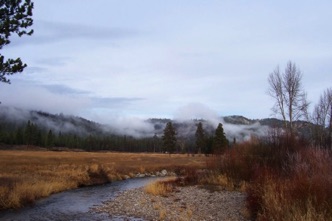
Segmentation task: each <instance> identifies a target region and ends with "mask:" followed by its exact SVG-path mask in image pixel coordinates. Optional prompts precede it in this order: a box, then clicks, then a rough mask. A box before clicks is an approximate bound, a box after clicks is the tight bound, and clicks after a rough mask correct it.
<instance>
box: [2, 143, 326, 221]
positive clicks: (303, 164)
mask: <svg viewBox="0 0 332 221" xmlns="http://www.w3.org/2000/svg"><path fill="white" fill-rule="evenodd" d="M162 169H166V170H168V171H174V172H176V173H177V174H179V175H184V176H183V177H182V178H178V179H171V180H167V181H163V182H158V183H152V184H150V185H148V186H147V187H146V189H145V190H146V191H147V192H148V193H151V194H153V195H161V196H167V195H168V194H169V193H170V192H172V191H174V190H175V188H174V187H175V186H177V185H182V186H183V185H204V186H206V187H207V186H208V187H210V188H212V189H213V188H214V187H213V186H214V185H215V186H218V187H220V186H222V187H223V189H226V190H237V191H238V190H240V191H245V192H246V193H247V209H248V213H249V214H250V215H249V216H250V217H251V219H253V220H260V221H265V220H294V221H295V220H304V221H312V220H321V221H323V220H324V221H325V220H332V207H331V205H332V188H331V186H332V151H331V150H328V149H323V148H317V147H312V146H310V145H308V144H307V143H302V142H300V141H297V140H292V139H289V138H287V137H281V138H280V139H279V140H278V142H272V143H271V142H266V141H264V140H259V139H255V138H252V139H251V140H249V141H246V142H243V143H239V144H236V145H234V146H232V148H230V149H228V150H227V151H226V152H225V153H224V154H222V155H214V156H209V157H205V156H203V155H201V156H200V155H196V156H194V157H193V156H188V155H187V154H172V155H169V154H153V153H118V152H69V151H63V152H55V151H26V150H20V151H17V150H16V151H13V150H12V151H9V150H2V151H0V209H2V210H4V209H15V208H20V207H22V206H25V205H28V204H32V203H34V202H35V200H37V199H40V198H43V197H47V196H49V195H50V194H52V193H56V192H60V191H64V190H68V189H74V188H78V187H82V186H87V185H96V184H102V183H106V182H112V181H115V180H122V179H127V178H130V177H135V176H136V174H138V173H152V172H156V171H160V170H162ZM202 169H203V170H202ZM217 189H219V188H217Z"/></svg>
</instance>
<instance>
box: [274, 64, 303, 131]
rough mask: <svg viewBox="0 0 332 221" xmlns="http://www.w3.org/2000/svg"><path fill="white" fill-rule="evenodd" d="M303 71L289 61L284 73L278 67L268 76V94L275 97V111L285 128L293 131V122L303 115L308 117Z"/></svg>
mask: <svg viewBox="0 0 332 221" xmlns="http://www.w3.org/2000/svg"><path fill="white" fill-rule="evenodd" d="M301 80H302V73H301V71H300V70H299V69H298V68H297V67H296V65H295V64H294V63H292V62H291V61H289V62H288V63H287V66H286V68H285V71H284V72H283V73H280V69H279V67H277V68H276V69H275V70H274V71H273V72H272V73H271V74H270V75H269V78H268V82H269V86H270V87H269V90H268V94H269V95H270V96H271V97H273V98H274V99H275V104H274V106H273V108H272V110H273V112H274V113H276V114H280V115H281V116H282V119H283V121H284V126H285V129H286V130H288V131H289V132H290V133H291V134H292V133H293V130H294V128H293V127H294V126H293V122H294V121H296V120H299V119H301V118H303V117H305V118H308V114H307V109H308V106H309V103H308V102H307V98H306V93H305V91H304V90H303V89H302V85H301Z"/></svg>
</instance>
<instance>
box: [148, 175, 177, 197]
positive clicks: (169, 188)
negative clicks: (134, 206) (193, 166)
mask: <svg viewBox="0 0 332 221" xmlns="http://www.w3.org/2000/svg"><path fill="white" fill-rule="evenodd" d="M175 181H176V179H169V180H166V181H157V182H152V183H150V184H148V185H146V186H145V188H144V190H145V192H146V193H149V194H152V195H154V196H167V195H168V194H169V193H171V192H173V190H174V185H175Z"/></svg>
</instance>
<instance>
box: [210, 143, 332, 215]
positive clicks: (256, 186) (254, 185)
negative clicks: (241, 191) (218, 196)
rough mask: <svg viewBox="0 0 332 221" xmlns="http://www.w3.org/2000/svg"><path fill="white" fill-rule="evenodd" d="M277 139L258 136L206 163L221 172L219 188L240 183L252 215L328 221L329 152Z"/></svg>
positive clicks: (331, 194) (331, 193)
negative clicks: (259, 138) (258, 138)
mask: <svg viewBox="0 0 332 221" xmlns="http://www.w3.org/2000/svg"><path fill="white" fill-rule="evenodd" d="M279 139H280V142H279V144H280V145H278V146H276V145H273V144H271V143H269V142H266V141H262V140H257V139H252V140H251V141H248V142H245V143H242V144H238V145H236V146H235V147H233V148H232V149H230V150H229V151H227V152H226V153H225V154H224V155H223V156H216V157H213V158H211V161H210V162H209V164H208V166H209V168H211V169H213V170H215V171H216V173H215V174H217V176H220V174H223V175H224V177H225V178H224V179H223V180H225V184H224V186H225V185H226V186H228V188H231V187H232V185H233V187H235V188H237V187H240V188H241V186H242V187H243V186H244V187H245V189H246V192H247V194H248V199H247V206H248V209H249V211H250V212H251V215H252V218H253V219H256V220H308V221H309V220H332V218H331V217H332V207H331V205H332V189H331V186H332V152H331V151H330V150H327V149H319V148H315V147H310V146H308V145H305V144H304V143H302V142H300V141H299V140H296V139H290V138H289V137H279ZM218 174H219V175H218ZM212 177H214V179H215V177H216V176H212ZM214 179H210V180H209V181H210V182H211V181H213V180H214ZM216 180H218V179H216ZM213 182H215V181H213ZM213 182H212V183H213ZM221 183H222V182H219V184H221ZM243 184H245V185H243Z"/></svg>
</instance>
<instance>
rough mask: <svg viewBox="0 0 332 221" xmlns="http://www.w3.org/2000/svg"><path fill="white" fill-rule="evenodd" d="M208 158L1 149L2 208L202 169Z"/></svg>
mask: <svg viewBox="0 0 332 221" xmlns="http://www.w3.org/2000/svg"><path fill="white" fill-rule="evenodd" d="M204 166H205V157H203V156H201V157H199V156H196V157H188V156H186V155H177V154H174V155H171V156H170V155H168V154H143V153H142V154H134V153H110V152H100V153H96V152H52V151H4V150H2V151H0V210H2V209H9V208H20V207H22V206H24V205H27V204H31V203H33V202H34V201H35V200H36V199H39V198H42V197H46V196H49V195H50V194H52V193H56V192H60V191H64V190H68V189H73V188H77V187H80V186H85V185H94V184H101V183H105V182H111V181H114V180H122V179H125V178H127V177H133V176H135V174H136V173H149V172H155V171H159V170H161V169H167V170H172V171H175V172H178V173H180V171H181V170H182V169H183V168H202V167H204Z"/></svg>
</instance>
